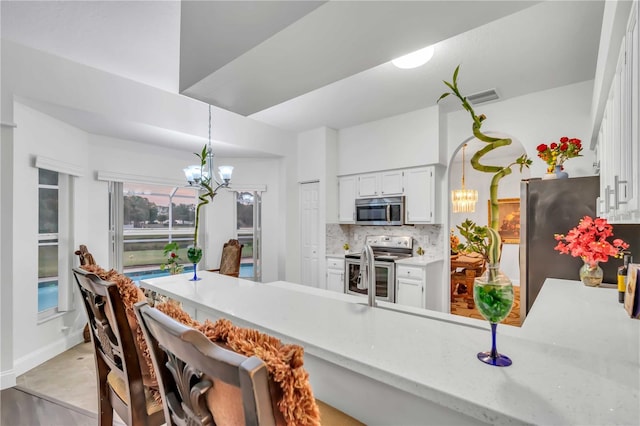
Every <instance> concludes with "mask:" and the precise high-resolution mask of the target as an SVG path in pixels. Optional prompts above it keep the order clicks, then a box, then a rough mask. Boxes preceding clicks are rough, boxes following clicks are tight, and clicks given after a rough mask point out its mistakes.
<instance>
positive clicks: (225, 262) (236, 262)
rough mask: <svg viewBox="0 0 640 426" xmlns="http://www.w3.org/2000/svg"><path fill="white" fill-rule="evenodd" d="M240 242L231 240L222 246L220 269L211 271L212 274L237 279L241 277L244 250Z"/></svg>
mask: <svg viewBox="0 0 640 426" xmlns="http://www.w3.org/2000/svg"><path fill="white" fill-rule="evenodd" d="M243 247H244V244H240V242H239V241H238V240H234V239H230V240H229V241H227V242H226V243H224V246H222V256H221V257H220V267H219V268H217V269H209V271H211V272H219V273H220V274H223V275H229V276H231V277H237V276H239V275H240V261H241V260H242V248H243Z"/></svg>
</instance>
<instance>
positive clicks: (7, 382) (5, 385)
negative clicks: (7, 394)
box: [0, 370, 17, 390]
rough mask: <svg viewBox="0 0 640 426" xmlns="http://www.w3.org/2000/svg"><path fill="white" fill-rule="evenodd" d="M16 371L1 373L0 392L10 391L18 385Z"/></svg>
mask: <svg viewBox="0 0 640 426" xmlns="http://www.w3.org/2000/svg"><path fill="white" fill-rule="evenodd" d="M16 377H17V376H16V372H15V370H5V371H2V372H0V390H1V389H9V388H12V387H14V386H15V385H16Z"/></svg>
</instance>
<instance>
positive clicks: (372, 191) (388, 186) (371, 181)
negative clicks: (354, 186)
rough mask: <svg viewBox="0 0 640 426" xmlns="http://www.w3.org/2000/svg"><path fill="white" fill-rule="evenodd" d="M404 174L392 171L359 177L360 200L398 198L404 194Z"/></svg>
mask: <svg viewBox="0 0 640 426" xmlns="http://www.w3.org/2000/svg"><path fill="white" fill-rule="evenodd" d="M403 178H404V173H403V171H402V170H390V171H386V172H378V173H366V174H363V175H360V176H358V198H367V197H387V196H398V195H402V194H403V192H404V185H403V184H404V179H403Z"/></svg>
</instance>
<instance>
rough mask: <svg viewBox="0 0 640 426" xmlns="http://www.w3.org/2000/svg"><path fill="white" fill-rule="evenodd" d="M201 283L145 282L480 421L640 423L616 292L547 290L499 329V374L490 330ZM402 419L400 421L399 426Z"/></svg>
mask: <svg viewBox="0 0 640 426" xmlns="http://www.w3.org/2000/svg"><path fill="white" fill-rule="evenodd" d="M201 275H202V277H203V280H202V281H199V282H197V283H193V282H189V281H187V279H188V276H187V275H179V276H173V277H165V278H157V279H150V280H144V281H143V282H142V286H143V287H147V288H150V289H152V290H156V291H158V292H160V293H162V294H165V295H168V296H170V297H173V298H175V299H178V300H180V301H182V302H183V303H185V304H186V305H190V306H193V307H195V308H197V309H198V310H200V311H201V312H205V313H207V315H210V316H211V317H212V318H216V317H220V316H224V317H226V318H229V319H230V320H231V321H234V322H236V323H237V324H239V325H242V326H251V327H255V328H258V329H260V330H263V331H265V332H267V333H269V334H272V335H274V336H276V337H278V338H280V339H282V340H283V341H285V342H288V343H296V344H299V345H301V346H303V347H304V349H305V353H306V354H309V355H312V356H313V357H317V358H319V359H322V360H324V361H326V362H327V363H332V364H335V365H337V366H341V368H343V369H347V370H349V371H351V372H355V373H358V374H360V375H363V376H366V377H368V378H371V379H373V380H376V381H379V382H381V383H385V384H387V385H389V386H392V387H393V388H395V389H399V390H401V391H404V392H407V393H409V394H411V395H414V396H416V397H418V398H421V399H423V400H427V401H430V402H433V403H435V404H437V405H439V406H442V407H446V408H447V409H449V410H452V411H455V412H458V413H463V414H465V415H467V416H470V417H471V418H473V419H475V420H476V421H477V422H484V423H490V424H527V423H528V424H580V425H587V424H590V425H600V424H637V423H638V419H640V403H639V388H640V386H639V382H640V374H639V373H640V361H639V351H640V349H639V348H640V321H636V320H631V319H629V318H628V317H627V316H626V313H625V311H624V310H623V309H622V307H621V306H620V305H619V304H618V302H617V297H616V296H617V295H616V294H614V291H613V290H610V289H598V288H588V287H585V286H583V285H582V284H581V283H579V282H575V281H565V280H557V279H550V280H547V282H546V283H545V285H544V286H543V288H542V290H541V292H540V294H539V295H538V298H537V299H536V303H535V304H534V306H533V309H532V310H531V311H530V313H529V315H528V317H527V320H526V321H525V324H524V325H523V327H522V328H517V327H510V326H504V325H500V326H499V327H498V337H497V343H498V350H499V351H501V352H503V353H505V354H507V355H509V356H510V357H511V359H512V360H513V365H512V366H511V367H508V368H498V367H492V366H488V365H485V364H482V363H481V362H480V361H478V360H477V359H476V353H477V352H478V351H481V350H488V349H489V348H490V343H491V335H490V332H489V325H488V323H487V322H484V321H478V320H473V319H469V318H461V317H456V316H453V315H449V314H442V313H437V312H431V311H422V310H419V309H404V310H406V311H410V312H413V313H414V314H413V315H411V314H407V313H398V312H394V311H392V310H389V309H386V308H396V309H403V308H401V307H398V306H397V305H390V304H384V303H381V304H380V305H381V307H379V308H370V307H368V306H366V305H362V304H361V303H362V299H361V298H356V299H354V300H352V299H351V296H347V295H340V294H336V293H333V294H332V293H331V292H325V291H324V290H319V289H311V288H308V287H304V286H298V285H296V284H291V283H285V282H277V283H273V284H271V285H270V284H260V283H253V282H251V281H246V280H242V279H237V278H231V277H227V276H221V275H218V274H213V273H207V272H202V273H201ZM325 295H326V296H328V297H323V296H325ZM419 313H424V314H427V315H429V316H430V318H425V317H422V316H419V315H417V314H419ZM363 392H366V390H363ZM320 397H321V398H322V397H323V395H320ZM369 402H370V405H375V404H376V401H373V400H371V401H369ZM345 403H348V402H345ZM425 414H426V413H425ZM402 415H403V414H402V412H398V413H397V414H396V416H397V417H396V418H397V420H398V424H401V423H402V419H403V417H402ZM362 419H363V420H364V421H366V422H367V423H370V424H371V423H376V422H375V419H373V420H372V419H364V418H362Z"/></svg>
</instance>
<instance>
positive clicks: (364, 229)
mask: <svg viewBox="0 0 640 426" xmlns="http://www.w3.org/2000/svg"><path fill="white" fill-rule="evenodd" d="M367 235H394V236H403V237H413V255H414V256H417V254H416V250H417V249H418V247H422V249H423V250H424V255H425V256H428V257H430V258H441V257H442V252H443V250H444V247H443V244H444V236H443V234H442V226H441V225H413V226H406V225H405V226H363V225H340V224H337V223H329V224H327V254H340V253H343V252H344V250H343V248H342V246H343V245H344V243H349V246H350V251H361V250H362V246H363V245H364V240H365V238H366V237H367ZM447 242H448V240H447Z"/></svg>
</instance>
